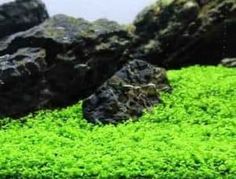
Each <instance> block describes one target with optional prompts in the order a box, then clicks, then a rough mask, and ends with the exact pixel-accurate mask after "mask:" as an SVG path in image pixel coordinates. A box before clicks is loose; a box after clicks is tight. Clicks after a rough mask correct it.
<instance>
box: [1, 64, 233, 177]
mask: <svg viewBox="0 0 236 179" xmlns="http://www.w3.org/2000/svg"><path fill="white" fill-rule="evenodd" d="M168 75H169V78H170V82H171V84H172V86H173V88H174V91H173V94H163V95H162V98H163V100H164V103H163V104H162V105H159V106H157V107H155V108H154V109H153V110H152V111H149V112H146V114H145V115H144V116H143V117H142V118H141V119H140V120H139V121H138V122H131V121H129V122H127V123H125V124H120V125H118V126H113V125H106V126H93V125H91V124H88V123H87V122H85V120H83V118H82V113H81V104H77V105H74V106H72V107H68V108H66V109H62V110H54V111H42V112H39V113H38V114H37V115H30V116H28V117H27V118H26V119H27V121H25V122H24V123H22V122H21V123H20V122H16V121H15V122H5V124H2V127H1V129H0V143H1V146H0V153H1V155H0V178H17V177H18V178H19V177H23V178H91V177H99V178H119V177H122V176H123V177H126V178H135V177H141V176H143V177H146V178H235V177H236V140H235V137H236V110H235V109H236V91H235V89H236V70H235V69H227V68H223V67H198V66H195V67H189V68H185V69H182V70H178V71H169V72H168Z"/></svg>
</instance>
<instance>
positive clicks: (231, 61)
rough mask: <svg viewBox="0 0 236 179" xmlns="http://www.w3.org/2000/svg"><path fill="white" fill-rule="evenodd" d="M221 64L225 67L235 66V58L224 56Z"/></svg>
mask: <svg viewBox="0 0 236 179" xmlns="http://www.w3.org/2000/svg"><path fill="white" fill-rule="evenodd" d="M221 64H222V65H223V66H225V67H236V58H225V59H223V60H222V61H221Z"/></svg>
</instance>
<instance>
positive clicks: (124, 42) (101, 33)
mask: <svg viewBox="0 0 236 179" xmlns="http://www.w3.org/2000/svg"><path fill="white" fill-rule="evenodd" d="M128 45H129V35H128V33H127V32H126V30H124V29H123V27H121V26H119V25H118V24H117V23H115V22H113V21H108V20H106V19H100V20H97V21H95V22H93V23H90V22H88V21H85V20H83V19H75V18H72V17H67V16H64V15H57V16H55V17H52V18H51V19H49V20H46V21H45V22H44V23H42V24H41V25H39V26H35V27H34V28H32V29H29V30H27V31H25V32H19V33H17V34H14V35H11V36H9V37H8V38H5V39H3V40H2V41H0V56H2V57H0V59H2V60H0V61H2V67H1V73H0V81H3V82H2V83H1V84H0V94H1V95H0V103H1V105H0V115H7V116H13V117H14V116H19V115H22V114H26V113H27V112H32V111H34V110H36V109H42V108H44V107H49V108H50V107H52V108H53V107H63V106H66V105H69V104H72V103H74V102H77V101H78V100H80V99H82V98H84V97H87V96H89V95H91V94H92V93H93V92H94V91H95V89H96V88H97V87H99V86H100V85H101V84H103V83H104V82H105V81H106V80H107V79H109V78H110V77H111V76H112V75H113V74H114V73H115V72H116V71H117V70H119V69H120V68H121V67H122V65H123V64H124V63H125V60H124V59H123V58H122V54H123V53H124V51H125V49H126V48H127V46H128ZM5 63H7V64H8V63H9V65H8V66H7V68H6V67H5V66H4V64H5ZM26 66H27V67H26ZM28 66H30V67H29V68H28ZM18 68H20V69H22V71H20V73H18V71H19V70H18ZM9 69H10V70H9ZM22 104H25V105H22ZM6 106H7V107H6Z"/></svg>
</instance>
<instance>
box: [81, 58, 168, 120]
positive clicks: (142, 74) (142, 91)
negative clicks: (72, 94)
mask: <svg viewBox="0 0 236 179" xmlns="http://www.w3.org/2000/svg"><path fill="white" fill-rule="evenodd" d="M170 89H171V88H170V86H169V83H168V80H167V78H166V73H165V70H164V69H162V68H157V67H154V66H153V65H151V64H149V63H147V62H144V61H141V60H134V61H131V62H129V63H128V64H127V65H126V66H124V67H123V68H122V69H121V70H120V71H118V72H117V73H116V74H115V75H114V76H112V77H111V78H110V79H109V80H108V81H106V82H105V83H104V84H103V85H102V86H101V87H99V88H98V89H97V90H96V92H95V93H94V94H93V95H91V96H90V97H89V98H87V99H86V100H85V101H84V102H83V112H84V117H85V118H86V119H87V120H88V121H90V122H92V123H118V122H122V121H124V120H127V119H129V118H131V117H139V116H141V115H142V112H143V110H144V109H146V108H149V107H151V106H153V105H154V104H158V103H160V102H161V99H160V94H159V92H160V91H169V90H170Z"/></svg>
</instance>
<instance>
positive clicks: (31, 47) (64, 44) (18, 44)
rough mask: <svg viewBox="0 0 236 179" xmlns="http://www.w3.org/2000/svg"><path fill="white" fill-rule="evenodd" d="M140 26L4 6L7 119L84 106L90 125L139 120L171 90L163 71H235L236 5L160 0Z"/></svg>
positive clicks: (1, 86)
mask: <svg viewBox="0 0 236 179" xmlns="http://www.w3.org/2000/svg"><path fill="white" fill-rule="evenodd" d="M133 27H134V31H133V32H129V31H128V30H127V29H126V28H125V27H124V26H121V25H119V24H118V23H116V22H114V21H109V20H107V19H99V20H97V21H94V22H88V21H86V20H84V19H82V18H79V19H77V18H73V17H68V16H66V15H56V16H53V17H51V18H49V17H48V13H47V10H46V8H45V5H44V4H43V3H42V1H41V0H16V1H15V2H10V3H7V4H3V5H1V6H0V103H1V105H0V116H10V117H16V118H18V117H20V116H22V115H27V114H28V113H30V112H34V111H36V110H39V109H45V108H55V107H64V106H67V105H71V104H73V103H76V102H78V101H79V100H84V103H83V112H84V117H85V118H86V119H87V120H88V121H90V122H93V123H118V122H122V121H125V120H128V119H130V118H136V117H139V116H140V115H141V114H142V112H143V110H144V109H148V108H150V107H152V106H154V105H156V104H159V103H160V102H161V98H160V92H161V91H170V89H171V87H170V84H169V82H168V79H167V77H166V74H165V70H164V69H163V67H164V68H168V69H169V68H180V67H183V66H186V65H194V64H204V65H206V64H209V65H217V64H223V65H225V66H228V67H235V57H236V48H235V47H236V33H235V31H236V1H235V0H224V1H222V0H202V1H199V0H159V1H158V2H156V3H155V4H153V5H151V6H149V7H147V8H145V9H144V10H143V11H142V12H141V13H140V14H139V15H138V16H137V18H136V20H135V22H134V24H133ZM222 59H223V60H222ZM155 65H156V66H155ZM160 67H162V68H160Z"/></svg>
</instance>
